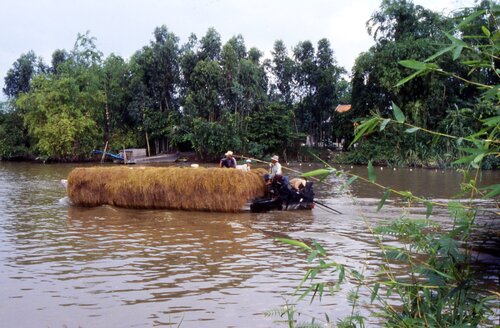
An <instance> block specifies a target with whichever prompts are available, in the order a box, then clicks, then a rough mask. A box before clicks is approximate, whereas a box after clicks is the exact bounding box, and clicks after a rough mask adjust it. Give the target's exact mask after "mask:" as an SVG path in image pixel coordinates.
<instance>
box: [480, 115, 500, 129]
mask: <svg viewBox="0 0 500 328" xmlns="http://www.w3.org/2000/svg"><path fill="white" fill-rule="evenodd" d="M483 124H484V125H486V126H490V127H494V126H498V125H499V124H500V116H493V117H489V118H487V119H484V120H483Z"/></svg>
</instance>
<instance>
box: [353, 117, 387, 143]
mask: <svg viewBox="0 0 500 328" xmlns="http://www.w3.org/2000/svg"><path fill="white" fill-rule="evenodd" d="M379 121H380V119H379V118H378V117H372V118H371V119H369V120H365V121H363V122H362V123H361V125H359V126H358V127H357V128H356V135H355V136H354V139H353V141H351V143H350V145H353V144H354V143H356V141H358V139H359V138H361V137H362V136H364V135H366V134H369V133H371V132H373V130H375V128H376V127H377V125H378V123H379Z"/></svg>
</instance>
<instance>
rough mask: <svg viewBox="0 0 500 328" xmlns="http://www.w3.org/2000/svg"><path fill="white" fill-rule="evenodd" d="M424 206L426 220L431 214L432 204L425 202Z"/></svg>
mask: <svg viewBox="0 0 500 328" xmlns="http://www.w3.org/2000/svg"><path fill="white" fill-rule="evenodd" d="M425 205H426V206H427V210H426V212H425V217H426V218H427V219H428V218H429V216H431V214H432V208H433V206H434V205H433V204H432V202H426V203H425Z"/></svg>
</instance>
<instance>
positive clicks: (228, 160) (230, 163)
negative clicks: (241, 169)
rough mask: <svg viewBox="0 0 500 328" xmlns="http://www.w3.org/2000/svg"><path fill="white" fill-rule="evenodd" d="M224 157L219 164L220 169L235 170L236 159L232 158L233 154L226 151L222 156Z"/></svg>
mask: <svg viewBox="0 0 500 328" xmlns="http://www.w3.org/2000/svg"><path fill="white" fill-rule="evenodd" d="M224 155H225V156H226V157H224V158H223V159H222V160H221V161H220V163H219V166H220V167H227V168H236V159H235V158H234V157H233V152H232V151H230V150H228V151H227V153H225V154H224Z"/></svg>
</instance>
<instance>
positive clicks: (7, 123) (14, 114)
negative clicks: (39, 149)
mask: <svg viewBox="0 0 500 328" xmlns="http://www.w3.org/2000/svg"><path fill="white" fill-rule="evenodd" d="M0 105H5V107H7V103H3V104H0ZM2 107H3V106H2ZM26 140H27V137H26V131H25V128H24V123H23V118H22V116H21V115H20V113H19V112H18V111H14V110H7V109H5V110H4V109H2V108H0V158H27V157H28V156H29V151H28V147H27V145H26Z"/></svg>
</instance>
